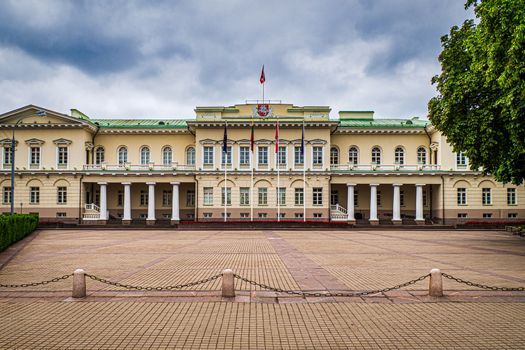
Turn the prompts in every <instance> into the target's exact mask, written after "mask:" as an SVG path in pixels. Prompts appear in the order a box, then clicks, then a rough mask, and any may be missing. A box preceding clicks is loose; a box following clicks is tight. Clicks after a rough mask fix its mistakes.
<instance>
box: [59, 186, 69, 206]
mask: <svg viewBox="0 0 525 350" xmlns="http://www.w3.org/2000/svg"><path fill="white" fill-rule="evenodd" d="M57 203H58V204H66V203H67V188H66V187H57Z"/></svg>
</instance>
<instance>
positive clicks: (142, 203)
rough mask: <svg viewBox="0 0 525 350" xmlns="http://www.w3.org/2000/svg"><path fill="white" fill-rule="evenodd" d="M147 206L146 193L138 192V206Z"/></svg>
mask: <svg viewBox="0 0 525 350" xmlns="http://www.w3.org/2000/svg"><path fill="white" fill-rule="evenodd" d="M147 205H148V191H144V190H142V191H140V206H141V207H145V206H147Z"/></svg>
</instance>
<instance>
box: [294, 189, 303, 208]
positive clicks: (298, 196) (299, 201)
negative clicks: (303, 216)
mask: <svg viewBox="0 0 525 350" xmlns="http://www.w3.org/2000/svg"><path fill="white" fill-rule="evenodd" d="M295 205H304V189H303V188H296V189H295Z"/></svg>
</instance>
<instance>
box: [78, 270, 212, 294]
mask: <svg viewBox="0 0 525 350" xmlns="http://www.w3.org/2000/svg"><path fill="white" fill-rule="evenodd" d="M86 277H89V278H90V279H92V280H93V281H97V282H101V283H105V284H108V285H110V286H115V287H120V288H125V289H130V290H146V291H152V290H155V291H163V290H173V289H182V288H187V287H193V286H197V285H199V284H204V283H207V282H211V281H215V280H216V279H218V278H220V277H222V273H220V274H217V275H214V276H211V277H208V278H205V279H202V280H198V281H194V282H189V283H184V284H177V285H174V286H163V287H162V286H159V287H151V286H149V287H143V286H134V285H131V284H122V283H119V282H113V281H110V280H107V279H105V278H101V277H98V276H94V275H90V274H88V273H86Z"/></svg>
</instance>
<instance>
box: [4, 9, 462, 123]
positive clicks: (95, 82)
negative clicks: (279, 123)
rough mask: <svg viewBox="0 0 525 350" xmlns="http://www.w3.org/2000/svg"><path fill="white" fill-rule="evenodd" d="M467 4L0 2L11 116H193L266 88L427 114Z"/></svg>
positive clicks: (286, 98)
mask: <svg viewBox="0 0 525 350" xmlns="http://www.w3.org/2000/svg"><path fill="white" fill-rule="evenodd" d="M463 3H464V2H463V1H462V0H438V1H437V0H346V1H343V0H341V1H339V0H324V1H323V0H317V1H313V0H298V1H286V0H280V1H279V0H275V1H274V0H265V1H250V0H231V1H230V0H223V1H220V0H217V1H211V0H206V1H204V0H202V1H198V0H189V1H175V0H171V1H168V0H166V1H162V0H160V1H146V0H145V1H132V0H122V1H109V0H100V1H97V0H91V1H87V0H86V1H66V0H62V1H45V0H32V1H26V0H3V1H1V2H0V91H1V94H0V107H1V108H0V113H4V112H6V111H9V110H12V109H15V108H18V107H21V106H24V105H27V104H31V103H32V104H36V105H40V106H42V107H46V108H50V109H54V110H57V111H60V112H68V111H69V109H70V108H77V109H79V110H81V111H83V112H84V113H86V114H88V115H89V116H91V117H96V118H104V117H108V118H118V117H121V118H126V117H127V118H130V117H153V118H155V117H192V116H193V115H194V112H193V109H194V108H195V106H207V105H232V104H235V103H244V101H245V100H247V99H257V98H260V97H261V86H260V84H259V74H260V70H261V66H262V64H264V65H265V72H266V88H265V89H266V97H267V98H271V99H276V100H282V101H283V102H286V103H294V104H296V105H329V106H331V107H332V115H333V116H335V115H336V114H337V111H339V110H374V111H376V117H384V118H386V117H409V116H420V117H423V118H424V117H425V116H426V106H427V101H428V99H429V98H430V97H431V96H433V95H434V94H435V89H434V88H433V87H432V86H431V85H430V79H431V77H432V76H433V75H435V74H436V73H438V72H439V64H438V62H437V55H438V54H439V52H440V37H441V35H443V34H446V33H447V32H448V31H449V28H450V27H451V26H452V25H454V24H460V23H461V22H462V21H463V20H464V19H465V18H467V17H471V16H472V14H471V13H470V12H466V11H465V10H464V7H463Z"/></svg>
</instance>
